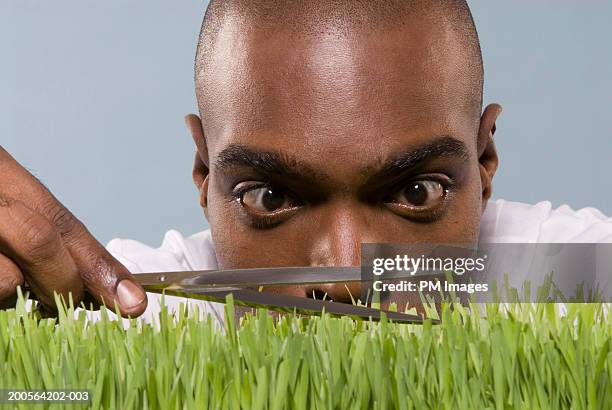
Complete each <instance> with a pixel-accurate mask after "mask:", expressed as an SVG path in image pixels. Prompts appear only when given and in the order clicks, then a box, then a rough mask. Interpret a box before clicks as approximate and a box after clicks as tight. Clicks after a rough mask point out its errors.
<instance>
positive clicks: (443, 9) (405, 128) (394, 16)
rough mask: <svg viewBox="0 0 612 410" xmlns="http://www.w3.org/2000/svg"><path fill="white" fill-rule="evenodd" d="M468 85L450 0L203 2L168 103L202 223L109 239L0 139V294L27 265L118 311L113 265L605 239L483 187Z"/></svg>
mask: <svg viewBox="0 0 612 410" xmlns="http://www.w3.org/2000/svg"><path fill="white" fill-rule="evenodd" d="M482 85H483V69H482V61H481V53H480V47H479V43H478V37H477V34H476V30H475V28H474V25H473V20H472V17H471V14H470V12H469V9H468V7H467V5H466V3H465V2H464V1H459V0H446V1H405V0H386V1H377V2H372V1H365V0H345V1H342V0H340V1H330V0H316V1H304V2H302V1H298V2H284V1H278V0H235V1H231V0H218V1H213V2H211V4H210V6H209V9H208V10H207V13H206V16H205V20H204V23H203V26H202V32H201V36H200V43H199V47H198V53H197V57H196V93H197V97H198V103H199V110H200V115H201V120H200V117H197V116H195V115H190V116H188V117H187V119H186V120H187V125H188V128H189V130H190V132H191V134H192V137H193V139H194V141H195V145H196V148H197V154H196V159H195V166H194V171H193V178H194V182H195V183H196V186H197V188H198V189H199V191H200V203H201V205H202V208H203V210H204V213H205V214H206V217H207V219H208V221H209V223H210V226H211V229H210V231H206V232H203V233H200V234H197V235H195V236H193V237H191V238H183V237H181V236H180V235H179V234H178V233H176V232H170V233H169V234H168V235H167V236H166V240H165V241H164V244H163V245H162V248H161V249H152V248H148V247H146V246H144V245H141V244H138V243H136V242H133V241H121V240H115V241H112V242H111V243H110V244H109V246H108V249H109V250H110V253H109V252H108V251H106V250H104V248H102V246H101V245H99V244H98V243H97V242H96V241H95V240H94V239H93V238H92V237H91V236H90V235H89V233H88V232H87V230H86V228H85V226H84V225H83V224H82V223H81V222H80V221H78V220H76V219H75V218H74V216H72V214H71V213H70V212H69V211H68V210H66V209H65V208H64V207H63V206H62V205H61V204H60V203H59V202H58V201H57V200H56V199H55V198H53V197H52V196H51V194H50V193H49V192H48V191H47V190H46V189H45V188H44V187H43V186H42V185H41V184H40V183H39V182H37V181H36V180H35V178H33V177H32V176H31V175H30V174H29V173H28V172H27V171H25V170H24V169H23V168H22V167H21V166H19V165H18V164H17V163H16V162H15V161H14V160H13V159H12V158H11V157H10V156H9V155H8V154H7V153H6V152H5V151H1V152H0V198H1V199H0V278H1V279H2V280H1V281H0V303H1V304H2V305H3V306H5V307H7V306H12V305H13V304H14V300H15V289H16V287H17V286H18V285H20V284H23V283H24V281H27V282H28V283H29V284H30V286H31V287H32V289H33V291H34V293H35V294H36V295H37V296H38V297H39V298H40V300H41V302H42V303H43V304H44V305H45V306H46V307H47V308H52V307H53V299H52V292H53V291H58V292H60V293H62V294H67V293H68V292H72V295H73V298H74V299H76V300H77V301H80V300H85V301H89V300H90V299H91V298H93V299H94V300H95V301H96V302H98V303H105V304H107V305H111V306H112V305H113V303H114V302H117V303H118V306H119V308H120V311H121V313H122V314H123V315H126V316H127V315H131V316H136V315H140V314H142V313H143V312H144V311H145V308H146V307H147V297H146V294H145V293H144V292H143V290H142V289H141V288H140V287H139V285H137V284H136V282H134V281H133V279H132V277H131V275H130V273H129V271H132V272H133V273H136V272H141V271H161V270H181V269H205V268H216V267H219V268H246V267H263V266H323V265H357V264H359V260H360V259H359V249H360V244H361V243H363V242H429V243H432V242H434V243H435V242H444V243H449V242H456V243H476V242H478V241H479V240H480V241H499V242H508V241H513V242H537V241H542V242H547V241H558V242H564V241H582V242H598V241H611V240H612V220H610V218H606V217H605V216H603V215H602V214H600V213H599V212H598V211H596V210H593V209H585V210H582V211H578V212H573V211H571V210H570V209H569V208H567V207H562V208H559V209H557V210H554V211H552V210H551V209H550V204H548V203H541V204H538V205H536V206H528V205H523V204H516V203H508V202H504V201H496V202H490V201H489V198H490V196H491V192H492V180H493V176H494V175H495V171H496V169H497V166H498V157H497V152H496V149H495V143H494V141H493V134H494V132H495V122H496V119H497V117H498V116H499V114H500V113H501V107H500V106H499V105H497V104H492V105H489V106H487V107H486V108H485V109H484V110H482ZM111 254H112V255H114V257H113V256H111ZM115 258H117V259H118V260H119V261H118V260H117V259H115ZM120 262H121V263H120ZM279 291H282V292H286V293H291V294H294V295H300V296H306V297H310V296H312V295H313V294H314V295H315V296H316V295H320V294H327V295H329V296H330V297H331V298H332V299H334V300H338V301H347V300H348V298H349V293H348V292H347V290H346V288H345V286H344V285H326V286H303V287H288V288H283V289H280V290H279ZM152 302H153V303H152V304H150V309H149V311H150V312H153V311H154V310H155V308H156V306H153V305H154V304H156V303H157V299H155V300H154V301H152Z"/></svg>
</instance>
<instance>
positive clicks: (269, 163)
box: [215, 144, 326, 180]
mask: <svg viewBox="0 0 612 410" xmlns="http://www.w3.org/2000/svg"><path fill="white" fill-rule="evenodd" d="M236 166H241V167H248V168H251V169H253V170H254V171H258V172H261V173H264V174H268V175H279V176H288V177H294V178H297V179H309V180H310V179H312V180H315V179H326V178H325V176H324V175H322V174H321V173H320V172H317V171H316V170H315V169H314V168H312V167H311V166H309V165H308V164H305V163H303V162H301V161H299V160H298V159H297V158H294V157H291V156H289V155H284V154H281V153H279V152H276V151H264V150H259V149H255V148H250V147H248V146H245V145H239V144H231V145H229V146H228V147H227V148H224V149H223V150H222V151H221V152H220V153H219V155H218V156H217V159H216V161H215V167H217V169H219V170H223V169H226V168H230V167H236Z"/></svg>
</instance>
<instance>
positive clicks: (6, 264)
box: [0, 253, 24, 309]
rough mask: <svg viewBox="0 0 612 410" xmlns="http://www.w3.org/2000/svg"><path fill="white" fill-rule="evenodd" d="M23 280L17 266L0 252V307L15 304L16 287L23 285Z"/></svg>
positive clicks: (3, 307)
mask: <svg viewBox="0 0 612 410" xmlns="http://www.w3.org/2000/svg"><path fill="white" fill-rule="evenodd" d="M23 283H24V280H23V275H22V274H21V271H20V270H19V267H18V266H17V265H15V263H13V261H11V260H10V259H9V258H7V257H6V256H4V255H2V254H1V253H0V309H8V308H11V307H14V306H15V302H16V301H17V287H18V286H23Z"/></svg>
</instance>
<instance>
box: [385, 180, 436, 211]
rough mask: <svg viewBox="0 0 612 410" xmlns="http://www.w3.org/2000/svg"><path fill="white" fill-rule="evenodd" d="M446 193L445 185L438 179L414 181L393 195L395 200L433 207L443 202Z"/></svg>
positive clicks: (401, 202)
mask: <svg viewBox="0 0 612 410" xmlns="http://www.w3.org/2000/svg"><path fill="white" fill-rule="evenodd" d="M445 193H446V191H445V189H444V186H443V185H442V184H441V183H440V182H438V181H434V180H422V181H412V182H410V183H409V184H408V185H407V186H406V187H405V188H404V189H402V190H401V191H399V192H398V193H397V194H396V195H395V196H394V197H393V202H395V203H398V204H401V205H407V206H410V207H415V208H433V207H436V206H437V205H439V204H440V203H441V202H442V200H443V199H444V195H445Z"/></svg>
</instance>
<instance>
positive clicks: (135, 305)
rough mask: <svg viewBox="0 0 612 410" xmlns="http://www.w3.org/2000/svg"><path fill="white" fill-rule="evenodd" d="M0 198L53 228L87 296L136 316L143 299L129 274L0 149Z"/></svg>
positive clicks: (142, 309)
mask: <svg viewBox="0 0 612 410" xmlns="http://www.w3.org/2000/svg"><path fill="white" fill-rule="evenodd" d="M0 175H1V177H0V178H1V180H2V184H0V196H2V195H4V196H5V197H10V198H14V199H18V200H20V201H22V202H24V203H27V204H28V206H30V207H31V208H32V210H34V211H36V212H38V213H39V214H41V215H42V216H44V217H45V218H47V220H48V221H49V222H50V223H51V224H52V225H53V226H55V227H56V229H57V230H58V231H59V234H60V235H61V237H62V239H63V242H64V244H65V246H66V247H67V249H68V252H69V253H70V255H71V256H72V258H73V260H74V262H75V263H76V266H77V268H78V272H79V275H80V276H81V278H82V279H83V283H84V284H85V287H86V288H87V290H88V292H90V293H91V295H92V296H93V297H94V298H95V299H96V300H97V301H98V302H99V303H101V304H105V305H107V306H109V307H112V308H114V306H115V303H117V305H118V307H119V310H120V312H121V314H123V315H124V316H138V315H140V314H142V313H143V312H144V311H145V309H146V306H147V297H146V293H145V291H144V290H143V289H142V287H141V286H140V285H139V284H138V283H136V282H135V281H134V279H133V277H132V275H131V274H130V272H129V271H128V270H127V269H126V268H125V267H124V266H123V265H122V264H121V263H119V262H118V261H117V260H116V259H114V258H113V257H112V256H111V254H110V253H108V251H107V250H106V249H104V247H103V246H102V245H100V243H99V242H98V241H96V240H95V238H94V237H93V236H92V235H91V234H90V233H89V231H88V230H87V229H86V228H85V226H84V225H83V224H82V223H81V222H80V221H79V220H78V219H77V218H76V217H75V216H74V215H73V214H72V213H71V212H70V211H69V210H68V209H66V208H65V207H64V206H63V205H62V204H61V203H60V202H59V201H58V200H57V199H56V198H55V197H54V196H53V195H52V194H51V193H50V192H49V191H48V190H47V189H46V188H45V187H44V186H43V185H42V184H41V183H40V182H39V181H38V180H37V179H36V178H34V176H32V175H31V174H30V173H29V172H27V171H26V170H25V169H24V168H23V167H22V166H21V165H19V164H18V163H17V162H16V161H15V160H14V159H13V158H12V157H11V156H10V155H9V154H8V153H7V152H6V151H5V150H3V149H2V148H1V147H0Z"/></svg>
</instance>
